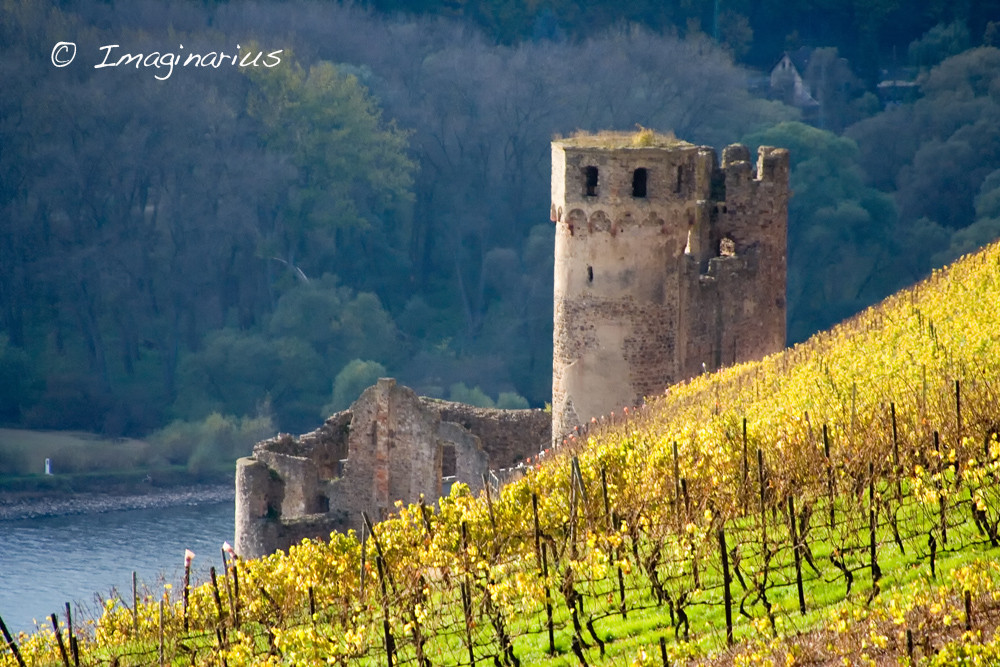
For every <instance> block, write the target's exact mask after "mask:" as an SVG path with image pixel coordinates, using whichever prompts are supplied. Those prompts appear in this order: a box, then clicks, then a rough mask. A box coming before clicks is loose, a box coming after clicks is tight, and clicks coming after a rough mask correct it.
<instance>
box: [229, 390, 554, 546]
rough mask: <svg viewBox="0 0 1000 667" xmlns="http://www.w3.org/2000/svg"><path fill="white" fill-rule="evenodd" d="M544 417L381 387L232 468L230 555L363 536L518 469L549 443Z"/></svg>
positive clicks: (267, 444)
mask: <svg viewBox="0 0 1000 667" xmlns="http://www.w3.org/2000/svg"><path fill="white" fill-rule="evenodd" d="M550 427H551V419H550V417H549V415H548V414H547V413H546V412H544V411H542V410H497V409H492V408H477V407H473V406H470V405H463V404H460V403H452V402H449V401H438V400H434V399H430V398H425V397H420V396H417V394H416V393H415V392H414V391H413V390H412V389H410V388H408V387H403V386H400V385H397V384H396V381H395V380H393V379H391V378H383V379H381V380H379V381H378V382H377V383H376V384H375V385H374V386H371V387H369V388H368V389H366V390H365V391H364V392H363V393H362V394H361V396H360V397H359V398H358V400H357V401H355V402H354V403H353V404H352V405H351V407H350V408H348V409H347V410H344V411H342V412H338V413H337V414H335V415H333V416H332V417H330V418H329V419H327V420H326V422H325V423H324V424H323V426H321V427H320V428H319V429H317V430H315V431H313V432H312V433H307V434H305V435H303V436H300V437H299V438H294V437H292V436H291V435H288V434H287V433H283V434H279V435H278V436H276V437H274V438H271V439H270V440H264V441H263V442H259V443H257V445H256V446H255V447H254V450H253V456H248V457H244V458H241V459H239V460H238V461H237V462H236V552H237V553H238V554H240V555H241V556H244V557H247V558H257V557H259V556H264V555H267V554H270V553H273V552H274V551H276V550H278V549H287V548H288V547H289V546H291V545H292V544H295V543H296V542H300V541H301V540H303V539H305V538H313V539H326V538H328V537H329V535H330V533H331V532H332V531H334V530H339V531H344V532H346V531H347V530H350V529H353V530H360V529H361V513H362V512H367V514H368V515H369V517H371V519H372V521H378V520H380V519H382V518H384V517H385V516H386V515H387V514H388V513H389V512H391V511H392V510H393V509H394V505H395V502H396V501H402V502H404V503H406V504H409V503H415V502H418V501H419V500H420V499H421V498H424V499H425V500H426V502H427V503H429V504H432V503H434V502H436V501H437V499H438V498H439V497H440V496H441V495H442V492H445V493H447V491H448V487H450V485H451V484H452V483H454V482H463V483H465V484H467V485H468V486H469V488H470V489H471V490H472V491H473V492H477V491H478V490H479V489H481V488H482V486H483V477H484V475H489V474H490V472H491V471H493V470H497V469H500V468H507V467H509V466H516V465H517V464H518V463H519V462H521V461H523V460H524V458H525V457H527V456H531V455H533V454H535V453H537V452H538V450H539V448H540V447H543V446H544V445H545V443H547V442H548V441H549V439H550V437H551V436H550V431H549V429H550Z"/></svg>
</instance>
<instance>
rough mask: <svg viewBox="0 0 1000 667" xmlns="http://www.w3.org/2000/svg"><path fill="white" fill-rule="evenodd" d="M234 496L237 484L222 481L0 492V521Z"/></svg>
mask: <svg viewBox="0 0 1000 667" xmlns="http://www.w3.org/2000/svg"><path fill="white" fill-rule="evenodd" d="M235 498H236V490H235V488H233V487H232V486H231V485H222V484H192V485H185V486H175V487H161V488H151V489H149V490H145V491H142V492H137V491H129V492H127V493H120V494H115V493H107V492H105V493H101V492H94V491H85V492H80V493H72V494H66V493H54V494H50V495H40V494H30V495H27V494H20V493H0V521H20V520H25V519H38V518H42V517H53V516H69V515H77V514H96V513H104V512H120V511H127V510H137V509H155V508H160V507H174V506H177V505H200V504H210V503H223V502H227V501H234V500H235Z"/></svg>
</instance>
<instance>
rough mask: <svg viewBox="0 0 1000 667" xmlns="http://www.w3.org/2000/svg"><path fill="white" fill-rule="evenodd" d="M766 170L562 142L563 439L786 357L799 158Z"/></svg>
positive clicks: (559, 360)
mask: <svg viewBox="0 0 1000 667" xmlns="http://www.w3.org/2000/svg"><path fill="white" fill-rule="evenodd" d="M756 167H757V168H756V170H755V169H754V165H751V163H750V161H749V153H748V151H747V149H746V148H745V147H743V146H731V147H729V148H727V149H726V151H725V152H724V154H723V162H722V164H721V165H718V166H717V164H716V156H715V151H714V150H712V149H711V148H706V147H699V146H693V145H691V144H687V143H685V142H676V143H674V144H673V145H669V146H665V147H655V148H654V147H648V148H647V147H632V146H628V145H623V144H621V143H619V144H615V143H614V142H611V143H609V144H607V145H601V144H600V142H594V141H589V140H586V139H585V140H582V141H580V140H575V139H571V140H565V141H557V142H553V144H552V208H551V216H552V219H553V221H554V222H555V223H556V242H555V246H556V247H555V275H554V313H555V317H554V322H553V371H552V419H553V426H552V434H553V437H554V438H555V439H557V440H558V439H559V438H561V437H563V436H564V435H565V434H566V433H568V432H569V431H570V430H571V429H572V428H573V427H574V426H577V425H580V424H582V423H584V422H586V421H588V420H589V419H590V418H591V417H596V416H600V415H603V414H607V413H609V412H612V411H615V410H619V409H621V408H622V407H625V406H631V405H636V404H638V403H641V402H642V400H643V399H644V397H646V396H649V395H652V394H655V393H659V392H661V391H662V390H663V389H664V388H665V387H666V386H668V385H670V384H672V383H674V382H677V381H679V380H682V379H684V378H687V377H691V376H692V375H695V374H697V373H700V372H702V369H703V368H704V369H708V370H714V369H716V368H718V367H720V366H721V365H723V364H728V363H732V362H733V361H734V360H735V361H743V360H747V359H753V358H759V357H761V356H763V355H765V354H767V353H770V352H775V351H778V350H780V349H782V348H783V347H784V344H785V303H784V297H785V263H786V262H785V246H786V241H785V237H786V226H787V223H786V219H787V201H788V152H787V151H785V150H783V149H773V148H767V147H765V148H761V149H760V152H759V157H758V163H757V165H756ZM639 172H641V173H639ZM640 177H641V178H640Z"/></svg>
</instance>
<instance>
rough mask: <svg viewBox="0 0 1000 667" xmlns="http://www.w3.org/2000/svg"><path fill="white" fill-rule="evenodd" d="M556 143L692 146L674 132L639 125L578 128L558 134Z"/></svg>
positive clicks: (635, 146) (604, 146)
mask: <svg viewBox="0 0 1000 667" xmlns="http://www.w3.org/2000/svg"><path fill="white" fill-rule="evenodd" d="M553 142H554V143H557V144H560V145H563V146H573V147H576V148H606V149H616V148H675V147H681V146H692V145H693V144H690V143H688V142H686V141H683V140H681V139H678V138H677V137H676V136H674V133H673V132H670V131H668V132H665V133H663V132H657V131H656V130H651V129H649V128H646V127H642V126H638V129H637V130H636V131H635V132H626V131H612V130H602V131H601V132H596V133H592V132H586V131H584V130H577V131H576V132H574V133H573V134H571V135H570V136H569V137H565V138H564V137H560V136H556V137H555V138H554V139H553Z"/></svg>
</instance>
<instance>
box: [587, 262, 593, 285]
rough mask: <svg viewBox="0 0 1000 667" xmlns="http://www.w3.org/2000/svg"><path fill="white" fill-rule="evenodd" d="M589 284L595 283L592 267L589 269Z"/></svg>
mask: <svg viewBox="0 0 1000 667" xmlns="http://www.w3.org/2000/svg"><path fill="white" fill-rule="evenodd" d="M587 282H588V283H592V282H594V267H592V266H588V267H587Z"/></svg>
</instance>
